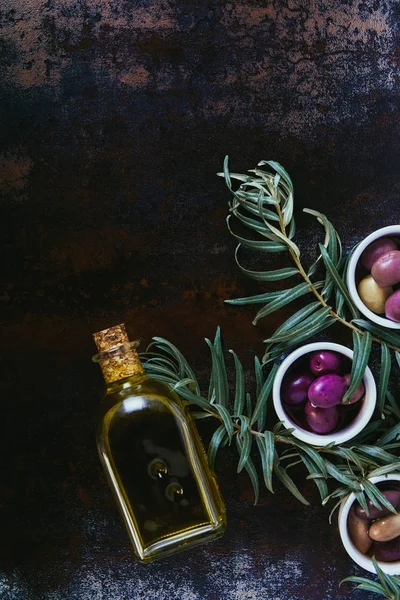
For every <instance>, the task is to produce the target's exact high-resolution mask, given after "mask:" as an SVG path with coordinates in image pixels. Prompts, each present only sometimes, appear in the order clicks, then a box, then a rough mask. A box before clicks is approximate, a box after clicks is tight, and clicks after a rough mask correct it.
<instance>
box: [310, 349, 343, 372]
mask: <svg viewBox="0 0 400 600" xmlns="http://www.w3.org/2000/svg"><path fill="white" fill-rule="evenodd" d="M341 367H342V357H341V356H340V354H338V353H337V352H330V351H329V350H320V351H319V352H313V353H312V354H311V356H310V371H311V373H314V375H325V374H326V373H339V371H340V369H341Z"/></svg>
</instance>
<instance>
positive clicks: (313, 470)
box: [299, 449, 328, 500]
mask: <svg viewBox="0 0 400 600" xmlns="http://www.w3.org/2000/svg"><path fill="white" fill-rule="evenodd" d="M299 455H300V458H301V460H302V461H303V463H304V466H305V467H306V469H307V470H308V472H309V473H310V475H320V476H321V477H323V475H322V472H319V473H318V472H317V470H318V467H317V466H316V464H315V462H314V461H312V460H311V458H310V457H309V456H308V454H306V452H304V451H303V450H300V449H299ZM313 481H314V483H315V485H316V486H317V488H318V491H319V494H320V496H321V500H324V499H325V498H326V496H327V495H328V485H327V483H326V481H325V479H320V478H319V477H318V478H314V477H313Z"/></svg>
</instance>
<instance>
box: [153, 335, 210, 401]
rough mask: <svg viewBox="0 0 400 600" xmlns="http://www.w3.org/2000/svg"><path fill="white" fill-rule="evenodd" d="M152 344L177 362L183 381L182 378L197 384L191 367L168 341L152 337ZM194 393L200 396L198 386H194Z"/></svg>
mask: <svg viewBox="0 0 400 600" xmlns="http://www.w3.org/2000/svg"><path fill="white" fill-rule="evenodd" d="M153 342H155V343H156V344H157V346H158V347H160V348H161V349H162V350H163V351H165V352H167V353H168V354H170V355H171V356H173V357H174V359H175V360H176V361H177V363H178V365H179V375H180V378H181V379H183V378H184V377H189V378H190V379H193V380H194V381H196V383H197V380H196V376H195V374H194V371H193V369H192V368H191V366H190V365H189V363H188V362H187V360H186V358H185V357H184V356H183V354H182V353H181V352H180V351H179V350H178V348H176V347H175V346H174V345H173V344H171V342H169V341H168V340H166V339H164V338H160V337H153ZM152 345H153V344H150V346H149V347H148V349H149V348H150V347H151V346H152ZM194 391H195V392H196V393H197V394H199V395H200V387H199V385H198V384H197V385H196V389H195V390H194Z"/></svg>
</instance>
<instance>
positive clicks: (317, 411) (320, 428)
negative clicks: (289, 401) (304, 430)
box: [304, 402, 339, 434]
mask: <svg viewBox="0 0 400 600" xmlns="http://www.w3.org/2000/svg"><path fill="white" fill-rule="evenodd" d="M304 414H305V417H306V422H307V424H308V426H309V427H310V429H312V430H313V431H315V433H321V434H325V433H330V432H331V431H333V430H334V429H335V427H336V426H337V424H338V422H339V410H338V408H337V407H336V406H333V407H331V408H317V407H316V406H313V405H312V404H311V402H307V403H306V405H305V407H304Z"/></svg>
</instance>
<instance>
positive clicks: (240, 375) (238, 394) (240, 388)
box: [229, 350, 245, 415]
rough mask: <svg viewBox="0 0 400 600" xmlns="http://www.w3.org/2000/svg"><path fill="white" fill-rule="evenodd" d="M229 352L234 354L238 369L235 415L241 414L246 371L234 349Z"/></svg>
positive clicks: (236, 368)
mask: <svg viewBox="0 0 400 600" xmlns="http://www.w3.org/2000/svg"><path fill="white" fill-rule="evenodd" d="M229 352H230V353H231V354H232V355H233V358H234V360H235V370H236V385H235V402H234V406H233V413H234V414H235V415H240V414H241V412H242V410H243V406H244V400H245V385H244V372H243V366H242V363H241V362H240V360H239V358H238V357H237V355H236V353H235V352H234V351H233V350H229Z"/></svg>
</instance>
